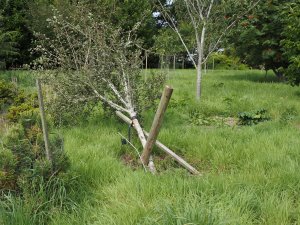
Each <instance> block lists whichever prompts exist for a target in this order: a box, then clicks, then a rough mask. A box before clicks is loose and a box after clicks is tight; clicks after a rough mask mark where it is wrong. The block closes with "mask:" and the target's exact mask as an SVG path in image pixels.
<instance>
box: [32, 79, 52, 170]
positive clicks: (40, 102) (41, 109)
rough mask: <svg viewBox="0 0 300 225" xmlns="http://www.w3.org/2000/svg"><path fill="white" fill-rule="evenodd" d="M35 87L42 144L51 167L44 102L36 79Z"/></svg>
mask: <svg viewBox="0 0 300 225" xmlns="http://www.w3.org/2000/svg"><path fill="white" fill-rule="evenodd" d="M36 87H37V90H38V98H39V106H40V113H41V120H42V127H43V135H44V142H45V150H46V158H47V159H48V160H49V161H50V163H51V165H52V154H51V151H50V147H49V135H48V128H47V123H46V116H45V109H44V100H43V94H42V87H41V82H40V80H39V79H36Z"/></svg>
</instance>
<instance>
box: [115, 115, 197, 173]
mask: <svg viewBox="0 0 300 225" xmlns="http://www.w3.org/2000/svg"><path fill="white" fill-rule="evenodd" d="M116 114H117V116H118V117H119V118H120V119H122V120H123V121H124V122H125V123H127V124H132V121H131V119H129V118H128V117H127V116H125V115H124V114H123V113H121V112H119V111H117V112H116ZM143 132H144V134H145V135H146V136H148V135H149V133H148V132H146V131H143ZM155 145H156V146H157V147H158V148H160V149H161V150H162V151H164V152H165V153H167V154H168V155H170V156H171V157H173V158H174V159H175V161H177V162H178V163H179V164H180V165H182V166H183V167H184V168H186V169H187V170H188V171H189V172H190V173H192V174H194V175H201V174H200V172H199V171H197V170H196V169H195V168H194V167H193V166H191V165H190V164H189V163H187V162H186V161H185V160H184V159H183V158H181V157H180V156H178V155H177V154H176V153H175V152H173V151H172V150H171V149H169V148H168V147H166V146H165V145H164V144H162V143H161V142H159V141H158V140H156V142H155Z"/></svg>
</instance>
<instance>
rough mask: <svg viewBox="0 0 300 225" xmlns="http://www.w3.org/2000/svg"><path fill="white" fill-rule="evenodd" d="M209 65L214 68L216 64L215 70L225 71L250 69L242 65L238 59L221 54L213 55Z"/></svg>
mask: <svg viewBox="0 0 300 225" xmlns="http://www.w3.org/2000/svg"><path fill="white" fill-rule="evenodd" d="M207 64H208V65H209V67H212V64H214V66H215V69H225V70H246V69H248V66H247V65H245V64H243V63H241V62H240V59H239V58H238V57H235V56H230V55H226V54H221V53H214V54H211V56H210V57H209V60H208V62H207Z"/></svg>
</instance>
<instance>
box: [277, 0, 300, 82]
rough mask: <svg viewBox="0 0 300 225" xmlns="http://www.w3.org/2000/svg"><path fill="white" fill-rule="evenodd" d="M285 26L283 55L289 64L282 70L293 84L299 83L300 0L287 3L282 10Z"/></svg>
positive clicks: (282, 43) (282, 42)
mask: <svg viewBox="0 0 300 225" xmlns="http://www.w3.org/2000/svg"><path fill="white" fill-rule="evenodd" d="M281 16H282V17H283V18H284V22H285V26H284V29H283V32H282V35H283V40H282V41H281V45H282V47H283V52H284V53H283V55H284V57H285V58H287V59H288V60H289V65H288V67H287V68H285V69H284V70H283V71H284V73H285V75H286V76H287V77H288V78H289V79H290V81H291V83H292V84H293V85H299V84H300V39H299V37H300V1H299V0H295V1H292V2H290V3H287V4H286V5H285V6H284V7H283V10H282V14H281Z"/></svg>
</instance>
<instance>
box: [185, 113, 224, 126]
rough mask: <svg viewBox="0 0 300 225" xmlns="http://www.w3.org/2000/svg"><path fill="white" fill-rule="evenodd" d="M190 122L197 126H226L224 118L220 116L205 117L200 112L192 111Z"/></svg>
mask: <svg viewBox="0 0 300 225" xmlns="http://www.w3.org/2000/svg"><path fill="white" fill-rule="evenodd" d="M189 122H190V123H191V124H193V125H196V126H211V125H214V126H222V125H224V118H222V117H218V116H214V117H212V116H205V115H203V114H201V113H200V112H199V111H198V110H191V111H190V112H189Z"/></svg>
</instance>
